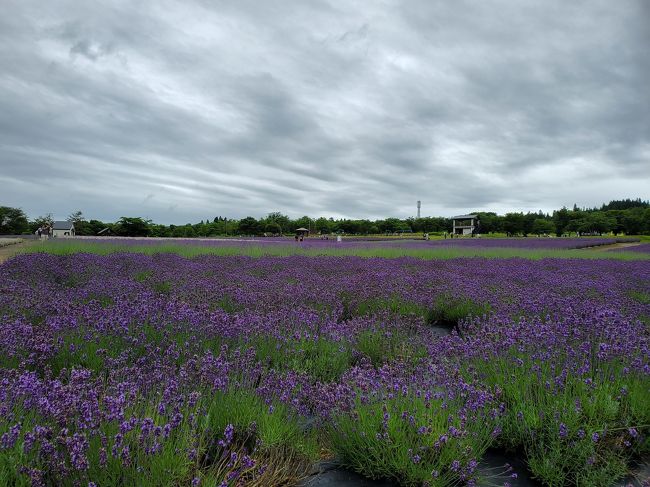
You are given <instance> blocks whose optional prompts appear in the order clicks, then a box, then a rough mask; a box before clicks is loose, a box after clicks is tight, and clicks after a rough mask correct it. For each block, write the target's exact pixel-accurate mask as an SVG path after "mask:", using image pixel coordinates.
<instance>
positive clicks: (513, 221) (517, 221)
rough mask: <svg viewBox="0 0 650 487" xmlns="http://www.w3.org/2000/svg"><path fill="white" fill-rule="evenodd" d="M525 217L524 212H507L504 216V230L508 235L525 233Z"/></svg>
mask: <svg viewBox="0 0 650 487" xmlns="http://www.w3.org/2000/svg"><path fill="white" fill-rule="evenodd" d="M524 221H525V217H524V214H523V213H506V216H504V217H503V230H504V231H505V232H506V233H507V234H508V235H518V234H520V233H524Z"/></svg>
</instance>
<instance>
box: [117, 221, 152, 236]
mask: <svg viewBox="0 0 650 487" xmlns="http://www.w3.org/2000/svg"><path fill="white" fill-rule="evenodd" d="M150 225H151V220H145V219H143V218H140V217H126V216H123V217H122V218H120V219H119V221H118V222H117V225H116V230H117V233H118V234H119V235H122V236H125V237H147V236H148V235H149V234H150V232H151V227H150Z"/></svg>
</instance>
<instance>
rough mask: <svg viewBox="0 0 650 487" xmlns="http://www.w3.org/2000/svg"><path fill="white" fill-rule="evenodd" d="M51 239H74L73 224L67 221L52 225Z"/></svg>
mask: <svg viewBox="0 0 650 487" xmlns="http://www.w3.org/2000/svg"><path fill="white" fill-rule="evenodd" d="M52 236H53V237H74V223H72V222H69V221H58V222H54V225H52Z"/></svg>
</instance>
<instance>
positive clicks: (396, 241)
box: [81, 236, 638, 250]
mask: <svg viewBox="0 0 650 487" xmlns="http://www.w3.org/2000/svg"><path fill="white" fill-rule="evenodd" d="M81 240H82V241H83V242H95V243H106V244H116V245H153V246H155V245H160V244H163V243H174V244H184V245H199V246H217V247H219V246H221V247H225V246H232V245H239V246H248V245H287V244H292V243H295V244H296V245H300V246H301V247H305V248H330V247H331V248H338V247H343V248H364V247H369V248H373V247H379V248H381V247H397V248H413V249H423V248H431V247H438V246H446V247H470V248H475V247H483V248H515V249H517V248H519V249H541V250H544V249H547V250H552V249H580V248H587V247H599V246H602V245H612V244H615V243H626V242H635V241H638V239H636V238H634V237H582V238H566V237H565V238H537V237H528V238H523V237H520V238H469V237H464V238H447V239H437V240H424V239H422V238H418V239H408V238H392V239H384V240H382V239H380V238H375V239H362V238H355V237H343V238H342V240H341V241H337V240H336V236H333V237H331V238H330V237H329V236H328V238H327V240H326V239H325V238H324V237H322V238H321V237H319V236H312V237H308V238H306V239H305V240H303V241H299V242H295V241H294V239H292V238H281V237H267V238H263V237H258V238H253V237H250V238H234V239H210V238H203V239H183V238H173V239H170V238H144V237H143V238H115V237H113V238H93V237H83V238H82V239H81Z"/></svg>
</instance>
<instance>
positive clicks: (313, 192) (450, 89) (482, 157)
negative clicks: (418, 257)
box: [0, 0, 650, 223]
mask: <svg viewBox="0 0 650 487" xmlns="http://www.w3.org/2000/svg"><path fill="white" fill-rule="evenodd" d="M2 10H3V15H2V16H0V204H4V205H10V206H20V207H22V208H23V209H25V210H26V211H27V212H28V214H30V215H31V216H37V215H40V214H44V213H47V212H52V213H54V214H55V216H56V217H65V216H66V215H67V214H69V213H71V212H72V211H74V210H77V209H81V210H83V211H84V213H85V214H86V215H87V216H91V217H96V218H100V219H105V220H115V219H117V218H119V217H120V216H123V215H141V216H146V217H149V218H152V219H154V220H155V221H159V222H164V223H185V222H187V221H197V220H200V219H204V218H208V217H209V218H213V217H214V216H216V215H227V216H230V217H243V216H246V215H253V216H262V215H264V214H265V213H267V212H269V211H282V212H285V213H288V214H290V215H292V216H299V215H302V214H309V215H311V216H320V215H326V216H347V217H356V218H360V217H369V218H376V217H386V216H401V217H405V216H411V215H413V214H414V212H415V200H417V199H420V200H422V202H423V213H424V214H431V215H452V214H454V213H464V212H466V211H473V210H494V211H499V212H505V211H510V210H523V211H526V210H538V209H542V210H552V209H554V208H558V207H560V206H562V205H567V206H569V205H572V204H573V203H577V204H578V205H581V206H583V205H584V206H593V205H599V204H600V203H602V202H605V201H608V200H610V199H615V198H623V197H639V196H640V197H642V198H648V197H650V194H649V193H650V191H649V190H648V188H650V89H648V87H647V84H648V80H650V56H649V55H648V46H650V7H648V3H647V2H646V1H645V0H630V1H623V2H611V1H609V0H595V1H594V0H588V1H587V0H584V1H577V2H566V1H562V0H550V1H546V2H533V1H532V0H531V1H521V2H512V1H506V0H495V1H487V2H469V1H455V2H446V1H441V0H440V1H432V0H412V1H399V0H385V1H380V2H356V1H342V0H340V1H335V0H331V1H329V0H317V1H310V2H298V1H295V2H259V1H257V0H255V1H253V0H237V1H225V0H223V1H217V0H194V1H190V0H187V1H183V2H172V1H156V2H153V1H152V2H129V1H126V0H124V1H116V0H111V1H105V2H85V1H81V0H61V1H59V0H54V1H51V2H40V1H31V0H4V1H3V5H2Z"/></svg>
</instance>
